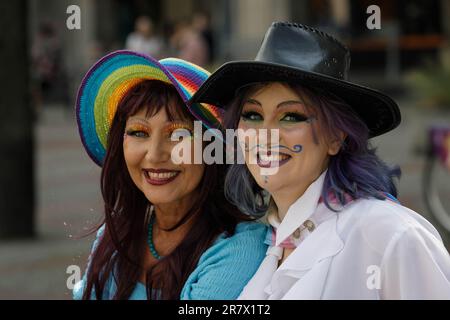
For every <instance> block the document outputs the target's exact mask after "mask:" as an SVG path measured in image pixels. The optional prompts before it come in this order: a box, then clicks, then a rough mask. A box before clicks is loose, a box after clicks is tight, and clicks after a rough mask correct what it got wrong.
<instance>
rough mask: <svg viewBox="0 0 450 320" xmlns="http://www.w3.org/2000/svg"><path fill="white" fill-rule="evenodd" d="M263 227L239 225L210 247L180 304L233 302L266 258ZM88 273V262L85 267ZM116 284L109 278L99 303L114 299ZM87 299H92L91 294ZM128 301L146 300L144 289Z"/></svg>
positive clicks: (78, 289)
mask: <svg viewBox="0 0 450 320" xmlns="http://www.w3.org/2000/svg"><path fill="white" fill-rule="evenodd" d="M103 229H104V226H102V227H101V228H100V229H99V230H98V232H97V238H96V239H95V241H94V244H93V246H92V251H91V252H93V251H94V250H95V248H96V247H97V245H98V241H99V237H100V236H101V234H102V233H103ZM266 233H267V226H266V225H264V224H262V223H258V222H241V223H239V224H238V225H237V226H236V232H235V233H234V235H232V236H231V237H228V238H227V237H225V234H223V233H222V234H220V235H219V237H218V238H217V240H216V241H215V242H214V243H213V245H212V246H211V247H210V248H209V249H207V250H206V251H205V252H204V253H203V254H202V255H201V257H200V259H199V261H198V265H197V267H196V268H195V269H194V271H193V272H192V273H191V275H190V276H189V277H188V279H187V281H186V283H185V285H184V287H183V289H182V291H181V296H180V299H181V300H234V299H236V298H237V297H238V296H239V294H240V293H241V291H242V289H243V288H244V286H245V285H246V284H247V282H248V281H249V280H250V279H251V278H252V276H253V274H254V273H255V272H256V270H257V269H258V267H259V265H260V264H261V262H262V260H263V259H264V257H265V256H266V251H267V248H268V246H267V245H266V244H265V243H264V239H265V236H266ZM87 269H89V262H88V267H87ZM85 282H86V273H85V274H84V276H83V279H82V280H81V281H80V282H78V283H77V284H76V285H75V287H74V289H73V298H74V299H76V300H79V299H81V298H82V296H83V290H84V288H85ZM115 291H116V283H115V281H114V279H113V277H111V276H110V277H109V279H108V280H107V282H106V284H105V288H104V290H103V297H102V298H103V299H104V300H110V299H112V298H113V297H114V294H115ZM91 298H92V299H95V295H94V292H92V294H91ZM129 299H130V300H146V299H147V293H146V288H145V285H144V284H142V283H141V282H138V283H137V284H136V286H135V288H134V290H133V292H132V293H131V296H130V298H129Z"/></svg>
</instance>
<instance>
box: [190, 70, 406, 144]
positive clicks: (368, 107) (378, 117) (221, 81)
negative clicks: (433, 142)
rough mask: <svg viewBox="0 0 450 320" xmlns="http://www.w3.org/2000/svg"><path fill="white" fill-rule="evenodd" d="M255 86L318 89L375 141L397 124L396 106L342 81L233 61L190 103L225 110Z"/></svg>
mask: <svg viewBox="0 0 450 320" xmlns="http://www.w3.org/2000/svg"><path fill="white" fill-rule="evenodd" d="M258 82H295V83H299V84H305V85H309V86H313V87H318V88H322V89H324V90H326V91H327V92H330V93H333V94H334V95H336V96H338V97H340V98H341V99H343V100H344V101H345V102H347V103H348V104H349V105H350V106H351V107H352V108H353V110H354V111H355V112H356V113H357V114H358V116H359V117H360V118H361V119H362V120H363V121H364V122H365V123H366V125H367V127H368V129H369V136H370V137H375V136H379V135H381V134H383V133H386V132H388V131H391V130H393V129H394V128H396V127H397V126H398V125H399V124H400V121H401V115H400V110H399V107H398V105H397V103H396V102H395V101H394V100H393V99H391V98H390V97H389V96H387V95H385V94H383V93H381V92H379V91H377V90H374V89H370V88H367V87H364V86H361V85H357V84H354V83H351V82H348V81H345V80H339V79H336V78H332V77H328V76H324V75H322V74H318V73H314V72H310V71H304V70H301V69H297V68H292V67H289V66H285V65H280V64H275V63H267V62H258V61H235V62H228V63H226V64H224V65H222V66H221V67H220V68H219V69H218V70H217V71H215V72H214V73H213V74H212V75H211V76H210V77H209V78H208V80H206V81H205V83H203V85H202V86H201V87H200V89H199V90H198V91H197V92H196V93H195V94H194V96H193V97H192V98H191V100H190V103H199V102H203V103H210V104H213V105H216V106H218V107H221V108H223V109H226V108H227V106H228V104H229V102H230V101H231V100H232V99H233V97H234V96H235V94H236V91H237V90H238V89H239V88H241V87H242V86H245V85H248V84H251V83H258Z"/></svg>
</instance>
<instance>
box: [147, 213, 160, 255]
mask: <svg viewBox="0 0 450 320" xmlns="http://www.w3.org/2000/svg"><path fill="white" fill-rule="evenodd" d="M154 223H155V213H152V215H151V216H150V221H149V223H148V238H147V243H148V247H149V249H150V252H151V254H152V255H153V257H155V259H157V260H159V259H161V256H160V255H159V254H158V252H157V251H156V249H155V244H154V243H153V224H154Z"/></svg>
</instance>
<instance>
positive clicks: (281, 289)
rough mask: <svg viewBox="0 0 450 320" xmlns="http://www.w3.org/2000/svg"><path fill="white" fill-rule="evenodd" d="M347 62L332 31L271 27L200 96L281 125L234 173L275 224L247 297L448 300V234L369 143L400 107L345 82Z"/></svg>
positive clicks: (233, 120)
mask: <svg viewBox="0 0 450 320" xmlns="http://www.w3.org/2000/svg"><path fill="white" fill-rule="evenodd" d="M349 67H350V52H349V50H348V49H347V48H346V47H345V46H344V45H343V44H341V43H340V42H339V41H338V40H337V39H335V38H333V37H332V36H330V35H328V34H325V33H324V32H322V31H320V30H317V29H314V28H311V27H309V26H305V25H301V24H295V23H273V24H272V26H271V27H270V28H269V30H268V31H267V33H266V35H265V38H264V40H263V42H262V44H261V47H260V50H259V52H258V54H257V56H256V59H255V60H254V61H237V62H228V63H227V64H225V65H223V66H222V67H220V68H219V69H218V70H217V71H216V72H215V73H213V74H212V75H211V76H210V77H209V78H208V80H207V81H206V82H205V83H204V84H203V85H202V87H201V88H200V89H199V90H198V91H197V93H196V95H194V97H193V98H192V99H191V103H199V102H203V103H211V102H213V101H214V103H215V104H217V105H220V106H224V107H225V108H226V115H225V127H226V128H231V129H236V128H238V129H241V130H242V132H244V133H247V132H249V131H250V130H254V131H255V132H258V131H260V130H269V129H274V130H277V132H278V133H279V141H277V142H276V144H273V143H272V142H270V143H267V141H262V140H260V139H258V138H256V143H257V144H256V146H257V147H258V148H257V149H256V148H253V149H252V148H249V146H248V144H247V142H246V141H241V143H242V144H243V147H242V149H243V150H242V152H243V153H244V156H245V157H244V159H246V164H245V165H239V164H234V165H232V166H231V167H230V169H229V171H228V174H227V177H226V182H225V192H226V195H227V198H228V199H230V201H231V202H233V203H234V204H236V205H237V206H238V207H239V208H240V209H241V211H243V212H246V213H248V214H252V215H254V216H261V215H264V214H266V213H267V220H268V222H269V223H270V225H271V230H269V232H268V234H267V237H266V243H267V244H268V245H269V246H270V247H269V249H268V251H267V255H266V258H265V259H264V261H263V262H262V264H261V266H260V267H259V269H258V271H257V272H256V274H255V275H254V276H253V278H252V280H250V282H249V283H248V284H247V286H246V287H245V288H244V290H243V292H242V293H241V295H240V299H253V300H257V299H288V300H290V299H375V300H378V299H450V256H449V253H448V252H447V250H446V248H445V247H444V245H443V243H442V239H441V237H440V235H439V234H438V232H437V231H436V229H435V228H434V227H433V226H432V225H431V224H430V223H429V222H428V221H427V220H425V219H424V218H423V217H422V216H421V215H419V214H417V213H416V212H414V211H412V210H410V209H408V208H406V207H404V206H402V205H401V204H400V203H399V202H398V200H397V199H396V196H397V189H396V186H395V183H394V179H395V178H398V177H399V176H400V169H399V168H398V167H390V166H388V165H387V164H385V163H384V162H383V161H382V160H381V159H380V158H379V157H378V156H377V154H376V152H375V148H373V147H371V144H370V141H369V139H370V138H372V137H376V136H379V135H381V134H384V133H386V132H389V131H391V130H393V129H394V128H396V127H397V126H398V125H399V123H400V120H401V116H400V110H399V108H398V106H397V104H396V102H395V101H394V100H392V99H391V98H390V97H389V96H387V95H385V94H383V93H381V92H378V91H376V90H373V89H370V88H367V87H363V86H360V85H358V84H355V83H351V82H349V81H347V77H348V70H349ZM256 137H258V135H256ZM241 139H242V138H241ZM238 150H239V149H238ZM252 150H254V151H252ZM251 155H253V156H254V157H256V159H257V161H256V162H255V163H249V161H248V159H251ZM268 168H272V169H273V168H276V169H278V170H277V172H276V173H275V174H273V175H270V176H268V175H267V174H264V172H266V171H267V169H268ZM264 170H265V171H264ZM266 199H269V200H267V201H266Z"/></svg>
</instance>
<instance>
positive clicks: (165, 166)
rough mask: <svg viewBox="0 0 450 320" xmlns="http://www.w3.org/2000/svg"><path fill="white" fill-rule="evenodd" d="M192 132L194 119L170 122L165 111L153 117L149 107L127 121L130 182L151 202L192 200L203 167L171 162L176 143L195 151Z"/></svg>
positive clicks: (125, 144)
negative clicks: (150, 114)
mask: <svg viewBox="0 0 450 320" xmlns="http://www.w3.org/2000/svg"><path fill="white" fill-rule="evenodd" d="M192 131H193V121H192V120H185V119H172V120H169V118H168V116H167V113H166V110H165V108H161V110H160V111H159V112H158V113H156V114H155V115H153V116H150V117H149V116H148V114H147V111H146V108H141V110H140V111H139V112H137V113H136V114H134V115H132V116H130V117H129V118H128V119H127V122H126V125H125V133H124V140H123V153H124V158H125V162H126V165H127V168H128V171H129V173H130V176H131V179H132V180H133V182H134V183H135V185H136V186H137V187H138V189H139V190H141V191H142V192H143V193H144V194H145V196H146V198H147V199H148V200H149V201H150V202H151V203H153V204H155V205H160V204H175V203H177V202H180V203H182V202H186V201H187V202H191V201H193V199H194V198H193V193H194V192H195V190H196V189H197V187H198V185H199V183H200V181H201V179H202V176H203V172H204V170H205V168H204V164H185V163H182V164H174V163H173V161H172V159H171V153H172V149H173V148H174V146H175V145H176V144H177V143H186V144H188V147H189V146H190V147H192V148H193V145H194V140H193V139H194V138H193V133H192ZM173 138H176V141H172V140H174V139H173ZM178 140H181V142H178ZM192 154H193V152H192ZM191 163H192V162H191Z"/></svg>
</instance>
